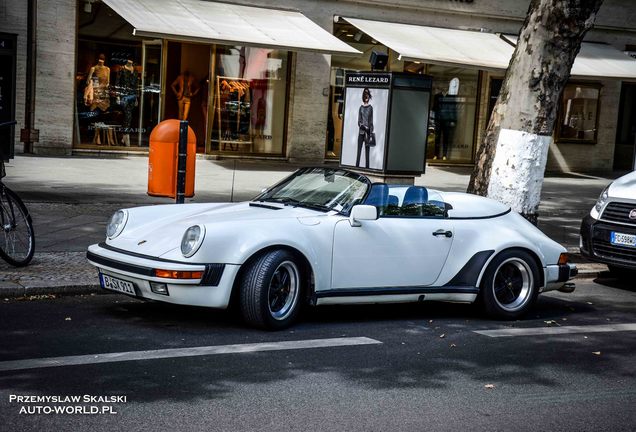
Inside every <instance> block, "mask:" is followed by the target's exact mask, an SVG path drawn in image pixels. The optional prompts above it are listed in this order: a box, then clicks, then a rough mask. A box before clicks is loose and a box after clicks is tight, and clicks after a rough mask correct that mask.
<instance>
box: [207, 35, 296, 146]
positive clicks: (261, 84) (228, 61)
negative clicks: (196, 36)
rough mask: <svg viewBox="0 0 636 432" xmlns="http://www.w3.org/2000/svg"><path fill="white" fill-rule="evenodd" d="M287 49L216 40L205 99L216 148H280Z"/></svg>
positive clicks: (283, 120)
mask: <svg viewBox="0 0 636 432" xmlns="http://www.w3.org/2000/svg"><path fill="white" fill-rule="evenodd" d="M288 57H289V53H288V52H287V51H281V50H275V49H269V48H254V47H244V46H218V47H217V48H216V57H215V70H214V74H213V77H212V80H210V81H209V85H211V86H213V91H212V92H211V93H212V94H213V96H214V97H213V100H212V103H211V104H210V108H209V109H210V110H211V112H212V118H211V119H210V122H211V123H210V124H211V125H212V127H211V133H210V142H211V149H212V151H214V152H219V153H257V154H276V155H280V154H283V153H284V141H285V115H286V114H285V110H286V101H287V82H288V74H289V70H288Z"/></svg>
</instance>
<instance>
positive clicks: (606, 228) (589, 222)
mask: <svg viewBox="0 0 636 432" xmlns="http://www.w3.org/2000/svg"><path fill="white" fill-rule="evenodd" d="M612 231H614V232H621V233H625V234H632V235H636V227H631V226H629V225H620V224H614V223H611V222H606V221H602V220H597V219H594V218H593V217H592V216H590V215H587V216H586V217H585V218H584V219H583V221H582V222H581V232H580V234H581V242H580V249H581V255H583V256H584V257H585V258H587V259H589V260H590V261H596V262H600V263H603V264H609V265H613V266H616V267H622V268H627V269H632V270H636V248H629V247H621V246H615V245H612V243H611V242H610V234H611V232H612Z"/></svg>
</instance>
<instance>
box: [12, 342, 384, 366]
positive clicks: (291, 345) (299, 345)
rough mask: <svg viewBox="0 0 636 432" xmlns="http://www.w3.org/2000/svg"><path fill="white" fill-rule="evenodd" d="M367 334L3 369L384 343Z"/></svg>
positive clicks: (52, 360)
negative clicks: (364, 335)
mask: <svg viewBox="0 0 636 432" xmlns="http://www.w3.org/2000/svg"><path fill="white" fill-rule="evenodd" d="M381 343H382V342H380V341H378V340H375V339H371V338H367V337H351V338H331V339H309V340H299V341H285V342H265V343H254V344H236V345H216V346H203V347H192V348H171V349H160V350H148V351H128V352H119V353H104V354H88V355H78V356H66V357H48V358H39V359H25V360H13V361H5V362H0V371H13V370H23V369H36V368H49V367H60V366H76V365H87V364H97V363H113V362H122V361H133V360H154V359H163V358H177V357H195V356H207V355H216V354H244V353H253V352H260V351H282V350H296V349H310V348H329V347H343V346H356V345H372V344H381Z"/></svg>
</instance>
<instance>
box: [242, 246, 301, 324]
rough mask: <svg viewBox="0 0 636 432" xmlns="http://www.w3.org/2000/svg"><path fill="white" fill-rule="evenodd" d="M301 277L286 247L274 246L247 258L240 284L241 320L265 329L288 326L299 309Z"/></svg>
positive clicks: (298, 267)
mask: <svg viewBox="0 0 636 432" xmlns="http://www.w3.org/2000/svg"><path fill="white" fill-rule="evenodd" d="M303 281H304V278H303V272H302V266H301V264H300V263H299V260H298V259H297V258H296V256H294V254H292V253H291V252H289V251H286V250H283V249H277V250H273V251H270V252H267V253H264V254H263V255H261V256H259V257H257V258H256V259H254V260H252V261H250V262H249V263H248V264H247V268H246V269H245V271H244V272H243V274H242V277H241V280H240V286H239V288H240V291H239V297H240V302H239V303H240V307H241V314H242V315H243V318H244V320H245V321H246V322H247V323H248V324H250V325H252V326H255V327H259V328H264V329H268V330H281V329H284V328H286V327H289V326H290V325H291V324H292V323H293V322H294V321H295V320H296V317H297V316H298V311H299V310H300V306H301V299H302V298H303V295H302V294H303V293H302V290H303Z"/></svg>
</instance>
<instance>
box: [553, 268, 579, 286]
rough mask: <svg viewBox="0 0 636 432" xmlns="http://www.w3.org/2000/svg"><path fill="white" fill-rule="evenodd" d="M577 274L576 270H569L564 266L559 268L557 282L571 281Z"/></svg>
mask: <svg viewBox="0 0 636 432" xmlns="http://www.w3.org/2000/svg"><path fill="white" fill-rule="evenodd" d="M577 274H579V270H578V269H576V268H571V267H570V266H569V265H567V264H564V265H560V266H559V279H557V282H567V281H569V280H570V279H572V278H573V277H574V276H576V275H577Z"/></svg>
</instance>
